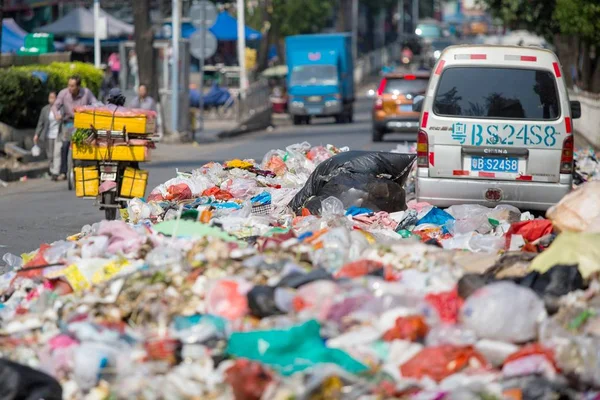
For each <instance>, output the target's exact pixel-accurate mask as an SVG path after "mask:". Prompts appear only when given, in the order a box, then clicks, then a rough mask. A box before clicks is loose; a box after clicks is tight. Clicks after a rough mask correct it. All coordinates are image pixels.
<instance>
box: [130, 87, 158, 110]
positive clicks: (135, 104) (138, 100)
mask: <svg viewBox="0 0 600 400" xmlns="http://www.w3.org/2000/svg"><path fill="white" fill-rule="evenodd" d="M131 108H141V109H143V110H151V111H156V101H154V99H153V98H152V97H150V96H149V95H148V87H147V86H146V85H145V84H141V85H140V87H139V88H138V95H137V96H136V97H135V98H134V99H133V100H132V101H131Z"/></svg>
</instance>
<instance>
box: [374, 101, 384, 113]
mask: <svg viewBox="0 0 600 400" xmlns="http://www.w3.org/2000/svg"><path fill="white" fill-rule="evenodd" d="M375 110H377V111H380V110H383V100H382V99H381V98H378V99H377V100H375Z"/></svg>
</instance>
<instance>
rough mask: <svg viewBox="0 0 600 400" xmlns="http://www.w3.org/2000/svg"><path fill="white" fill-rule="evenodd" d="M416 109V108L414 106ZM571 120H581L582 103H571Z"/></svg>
mask: <svg viewBox="0 0 600 400" xmlns="http://www.w3.org/2000/svg"><path fill="white" fill-rule="evenodd" d="M413 109H414V106H413ZM571 118H573V119H577V118H581V103H580V102H578V101H572V102H571Z"/></svg>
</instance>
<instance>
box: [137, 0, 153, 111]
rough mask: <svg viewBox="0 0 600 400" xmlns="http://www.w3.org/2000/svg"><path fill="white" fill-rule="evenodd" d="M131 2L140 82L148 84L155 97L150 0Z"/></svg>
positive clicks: (151, 93)
mask: <svg viewBox="0 0 600 400" xmlns="http://www.w3.org/2000/svg"><path fill="white" fill-rule="evenodd" d="M132 3H133V23H134V26H135V32H134V37H135V51H136V53H137V61H138V73H139V78H140V82H141V83H145V84H146V85H148V90H149V92H150V95H151V96H152V97H154V98H155V99H157V98H158V83H157V80H156V60H155V57H154V46H153V42H154V31H153V29H152V23H151V21H150V0H135V1H133V2H132Z"/></svg>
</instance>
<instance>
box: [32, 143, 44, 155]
mask: <svg viewBox="0 0 600 400" xmlns="http://www.w3.org/2000/svg"><path fill="white" fill-rule="evenodd" d="M41 154H42V149H41V148H40V146H38V145H37V144H34V145H33V147H32V148H31V155H32V156H34V157H39V156H40V155H41Z"/></svg>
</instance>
